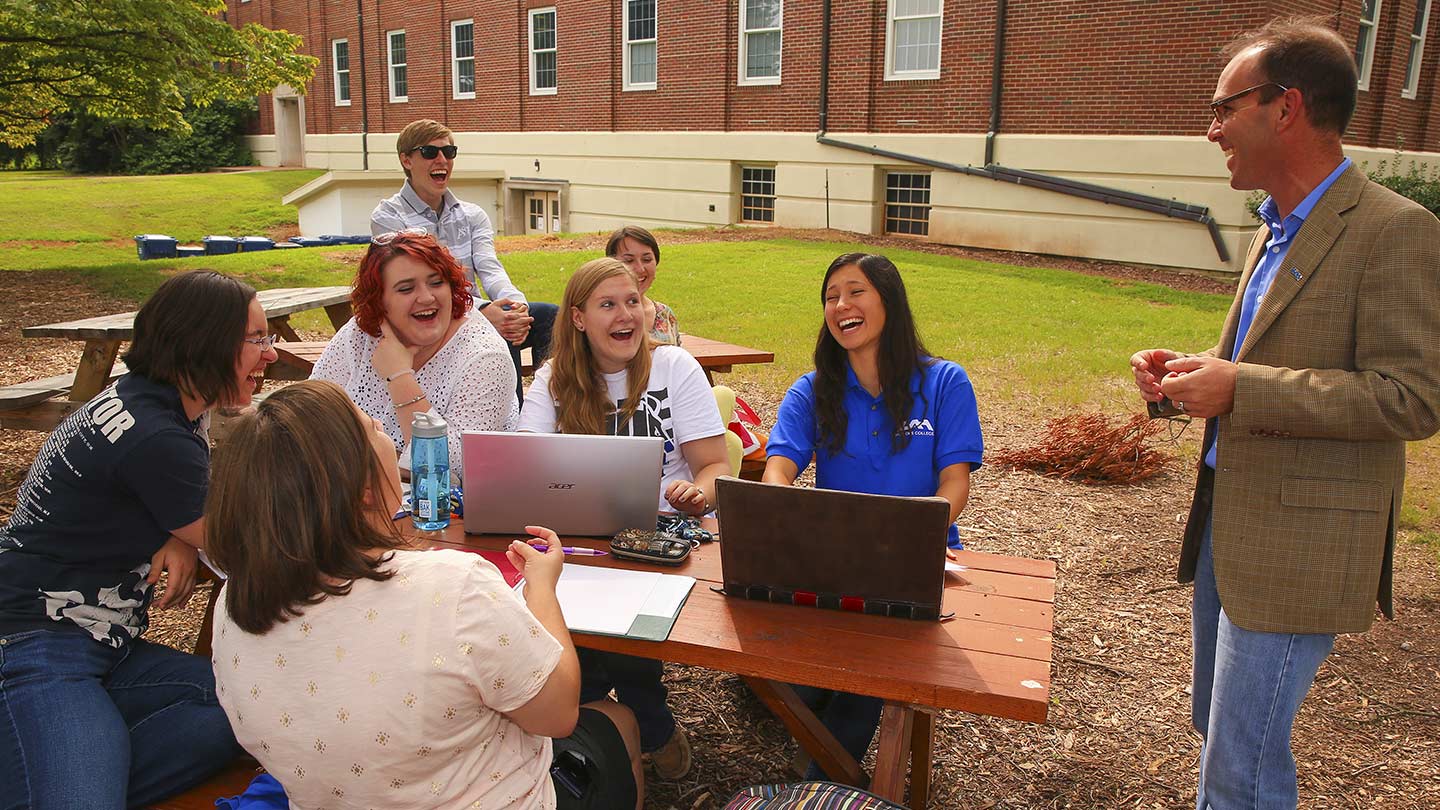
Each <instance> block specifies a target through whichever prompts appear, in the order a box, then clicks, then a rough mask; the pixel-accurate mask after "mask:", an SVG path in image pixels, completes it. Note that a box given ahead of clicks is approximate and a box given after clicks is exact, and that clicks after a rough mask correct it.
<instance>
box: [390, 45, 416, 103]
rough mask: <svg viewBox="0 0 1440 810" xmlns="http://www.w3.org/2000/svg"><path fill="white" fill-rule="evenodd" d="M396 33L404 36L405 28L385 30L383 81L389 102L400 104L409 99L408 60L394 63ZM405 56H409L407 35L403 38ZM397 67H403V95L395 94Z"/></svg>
mask: <svg viewBox="0 0 1440 810" xmlns="http://www.w3.org/2000/svg"><path fill="white" fill-rule="evenodd" d="M396 34H399V35H400V36H402V37H404V36H405V29H404V28H397V29H395V30H394V31H386V32H385V78H386V82H385V83H386V84H387V85H388V87H387V89H388V90H389V91H390V101H391V103H395V104H400V103H404V102H407V101H409V100H410V63H409V62H401V63H399V64H396V63H395V54H394V48H395V35H396ZM405 58H406V59H407V60H408V59H409V58H410V39H409V37H406V39H405ZM397 67H400V68H405V95H403V96H397V95H395V68H397Z"/></svg>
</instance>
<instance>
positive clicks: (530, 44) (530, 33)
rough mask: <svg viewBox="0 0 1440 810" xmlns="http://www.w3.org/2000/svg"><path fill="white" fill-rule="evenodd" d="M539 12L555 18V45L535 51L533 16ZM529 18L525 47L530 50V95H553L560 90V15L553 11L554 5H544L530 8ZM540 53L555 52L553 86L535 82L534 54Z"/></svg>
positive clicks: (538, 14) (536, 15)
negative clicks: (544, 85) (542, 85)
mask: <svg viewBox="0 0 1440 810" xmlns="http://www.w3.org/2000/svg"><path fill="white" fill-rule="evenodd" d="M541 14H549V15H552V16H553V17H554V18H555V20H554V26H555V47H553V48H546V49H544V50H540V51H537V50H535V18H536V17H538V16H540V15H541ZM529 19H530V24H529V26H528V27H527V28H526V39H525V45H526V49H527V50H528V51H529V52H530V95H532V96H553V95H555V94H556V93H558V92H560V15H559V13H557V12H556V11H555V7H554V6H546V7H544V8H532V9H530V18H529ZM541 53H553V54H555V86H554V87H540V86H539V85H537V84H535V77H536V75H537V73H536V68H535V56H536V55H537V54H541Z"/></svg>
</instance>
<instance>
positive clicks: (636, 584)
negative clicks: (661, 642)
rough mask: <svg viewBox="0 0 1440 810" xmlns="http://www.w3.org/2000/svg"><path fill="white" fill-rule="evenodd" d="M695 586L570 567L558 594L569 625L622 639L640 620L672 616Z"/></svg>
mask: <svg viewBox="0 0 1440 810" xmlns="http://www.w3.org/2000/svg"><path fill="white" fill-rule="evenodd" d="M694 584H695V580H694V578H693V577H681V576H673V575H665V574H660V573H657V572H654V571H628V570H623V569H619V568H601V567H599V566H595V565H578V564H575V563H566V564H565V567H564V569H562V570H561V572H560V581H559V583H557V584H556V586H555V595H556V596H557V597H558V598H559V600H560V610H561V611H562V612H563V613H564V614H565V626H566V627H569V628H570V629H571V630H574V631H576V632H580V633H606V634H609V635H615V636H623V635H625V634H626V633H629V632H630V627H631V626H632V625H634V624H635V618H636V617H637V616H641V615H646V616H673V615H674V614H675V611H676V610H677V609H678V608H679V607H680V604H681V603H682V602H684V601H685V597H686V596H687V595H688V594H689V593H690V588H691V586H693V585H694Z"/></svg>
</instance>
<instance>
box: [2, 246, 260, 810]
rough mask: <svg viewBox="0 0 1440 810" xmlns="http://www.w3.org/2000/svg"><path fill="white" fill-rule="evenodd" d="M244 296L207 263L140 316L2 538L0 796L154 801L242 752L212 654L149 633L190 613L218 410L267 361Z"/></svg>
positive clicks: (28, 486)
mask: <svg viewBox="0 0 1440 810" xmlns="http://www.w3.org/2000/svg"><path fill="white" fill-rule="evenodd" d="M266 326H267V324H266V321H265V311H264V309H263V308H262V307H261V306H260V302H259V301H257V300H256V298H255V291H254V290H253V289H251V288H250V287H249V286H247V285H245V284H243V283H241V282H239V281H236V280H234V279H232V278H228V277H226V276H223V275H220V274H219V273H214V272H210V271H207V270H199V271H194V272H190V273H183V274H181V275H178V276H175V277H173V278H171V279H169V280H167V281H166V282H165V283H164V284H161V285H160V288H159V289H158V290H156V291H155V294H154V295H152V296H150V298H149V300H147V301H146V302H145V304H144V306H142V307H141V308H140V311H139V313H137V314H136V316H135V333H134V338H133V340H132V342H131V344H130V349H129V351H128V352H126V354H125V356H124V360H125V363H126V365H127V366H128V367H129V373H128V374H126V375H125V376H123V377H121V378H120V379H119V381H117V382H116V383H115V384H114V385H112V386H110V387H109V388H107V389H105V390H104V391H102V392H101V393H100V394H99V395H97V396H96V397H95V398H94V399H92V400H90V401H89V402H88V403H86V404H84V405H82V406H81V407H80V408H79V409H78V410H76V411H75V412H74V413H72V414H71V415H70V416H69V417H67V418H66V419H65V421H64V422H62V423H61V424H60V426H59V427H58V428H57V429H56V430H55V432H54V433H52V434H50V437H49V438H48V439H46V441H45V444H44V446H43V447H41V449H40V453H39V455H38V456H37V457H36V459H35V463H34V464H33V465H32V466H31V468H30V473H29V475H27V476H26V478H25V482H24V483H23V484H22V485H21V486H20V491H19V494H18V497H17V503H16V506H15V512H14V514H13V515H11V516H10V520H9V521H8V522H7V523H6V524H5V525H4V527H3V528H0V718H3V721H0V785H3V786H4V787H3V788H0V793H3V794H4V799H5V800H8V801H5V802H3V803H4V804H5V805H6V806H11V804H10V802H12V801H13V802H17V803H18V804H17V805H16V806H19V807H37V808H38V807H76V808H80V807H83V808H114V809H115V810H119V809H120V808H125V807H134V806H137V805H149V804H150V803H152V802H156V801H160V800H161V799H164V798H166V797H167V796H170V795H173V794H175V793H178V792H180V791H183V790H185V789H187V788H189V787H191V786H193V785H195V784H196V783H198V782H200V781H201V780H203V779H205V778H206V777H208V776H209V775H211V774H212V773H214V772H215V771H217V770H219V769H220V768H221V767H223V766H224V765H225V764H226V763H227V762H229V761H230V760H231V759H232V758H233V757H235V756H236V755H237V754H238V753H239V752H240V749H239V747H238V746H236V744H235V738H234V736H233V735H232V734H231V732H230V724H229V722H228V721H227V720H226V719H225V713H224V711H222V710H221V708H220V705H219V703H218V702H217V701H216V695H215V676H214V672H213V671H212V669H211V667H210V662H209V661H207V660H205V659H203V658H197V657H195V656H193V655H189V654H186V653H182V652H179V651H177V650H174V649H171V648H169V647H165V646H163V645H160V644H152V643H150V642H147V641H144V640H142V639H141V638H140V636H141V634H142V633H144V632H145V629H146V627H148V626H149V618H148V614H147V611H148V608H149V607H150V604H151V597H152V595H153V593H154V589H153V586H154V585H155V583H156V582H157V581H158V580H159V578H160V574H161V572H165V573H166V588H165V596H164V598H162V599H161V600H160V601H159V602H157V603H156V604H155V606H156V607H159V608H167V607H181V606H183V605H184V604H185V603H186V602H187V601H188V599H189V596H190V591H191V589H192V588H193V586H194V583H195V570H196V565H197V563H196V549H198V548H200V547H201V545H202V543H203V541H204V535H205V529H204V523H205V521H204V518H203V517H202V515H203V511H204V505H205V495H206V489H207V486H208V483H209V471H210V444H209V441H208V435H207V426H208V423H209V420H208V415H209V413H210V411H211V409H212V408H215V407H217V406H224V407H243V406H246V405H248V404H249V403H250V397H251V394H252V393H253V392H254V391H255V390H256V389H257V388H258V386H259V384H260V382H261V380H262V379H263V377H264V374H265V367H266V366H267V365H269V364H270V363H272V362H274V360H275V352H274V349H273V348H272V346H271V343H272V338H271V337H270V336H269V335H268V333H267V331H266Z"/></svg>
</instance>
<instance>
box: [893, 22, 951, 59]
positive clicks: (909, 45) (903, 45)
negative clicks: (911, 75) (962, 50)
mask: <svg viewBox="0 0 1440 810" xmlns="http://www.w3.org/2000/svg"><path fill="white" fill-rule="evenodd" d="M939 67H940V19H939V18H938V17H932V18H928V19H921V20H898V21H896V23H895V70H896V71H909V70H937V69H938V68H939Z"/></svg>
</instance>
